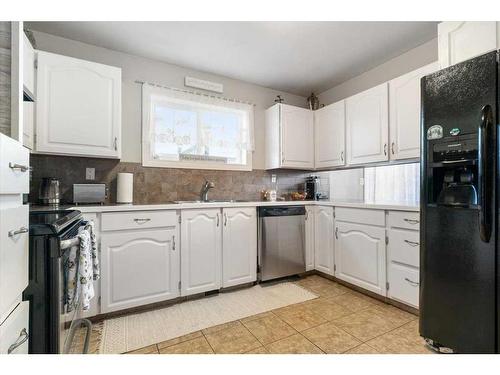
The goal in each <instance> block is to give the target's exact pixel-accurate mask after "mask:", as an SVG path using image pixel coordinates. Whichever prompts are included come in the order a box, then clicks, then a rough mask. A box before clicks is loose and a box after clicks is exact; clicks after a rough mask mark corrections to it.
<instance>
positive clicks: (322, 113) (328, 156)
mask: <svg viewBox="0 0 500 375" xmlns="http://www.w3.org/2000/svg"><path fill="white" fill-rule="evenodd" d="M314 138H315V142H314V145H315V158H314V159H315V161H314V163H315V167H316V168H331V167H338V166H342V165H344V164H345V103H344V101H343V100H342V101H340V102H337V103H334V104H330V105H327V106H326V107H323V108H321V109H318V110H317V111H314Z"/></svg>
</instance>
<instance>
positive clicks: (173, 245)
mask: <svg viewBox="0 0 500 375" xmlns="http://www.w3.org/2000/svg"><path fill="white" fill-rule="evenodd" d="M172 250H173V251H175V236H172Z"/></svg>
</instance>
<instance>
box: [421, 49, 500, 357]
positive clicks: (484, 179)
mask: <svg viewBox="0 0 500 375" xmlns="http://www.w3.org/2000/svg"><path fill="white" fill-rule="evenodd" d="M498 74H499V64H498V53H497V52H491V53H488V54H485V55H482V56H479V57H476V58H474V59H471V60H468V61H465V62H462V63H459V64H456V65H453V66H451V67H449V68H446V69H443V70H441V71H439V72H436V73H433V74H430V75H428V76H426V77H424V78H422V82H421V87H422V91H421V92H422V133H421V136H422V138H421V140H422V155H421V158H422V160H421V177H422V178H421V227H420V242H421V250H420V251H421V253H420V335H421V336H422V337H424V338H425V339H426V341H427V343H428V344H429V345H430V346H431V347H433V348H434V349H436V350H439V351H441V352H456V353H495V352H498V351H499V347H500V341H499V340H500V336H499V332H498V327H499V325H500V314H499V304H498V301H499V295H498V291H499V287H498V286H499V285H498V282H499V279H498V274H497V268H498V265H500V259H499V252H498V249H497V246H498V242H497V241H498V237H497V232H498V231H497V228H498V209H499V208H498V204H497V203H496V199H497V198H496V197H497V189H498V187H499V186H500V185H499V184H498V179H499V177H500V174H499V172H498V166H499V164H498V146H499V139H498V124H499V121H498V118H499V117H498V116H499V115H498V111H499V96H498V92H499V79H498Z"/></svg>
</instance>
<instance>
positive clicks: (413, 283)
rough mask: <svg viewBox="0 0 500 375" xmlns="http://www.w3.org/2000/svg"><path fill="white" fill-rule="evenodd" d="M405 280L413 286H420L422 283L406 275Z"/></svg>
mask: <svg viewBox="0 0 500 375" xmlns="http://www.w3.org/2000/svg"><path fill="white" fill-rule="evenodd" d="M405 281H406V282H408V284H410V285H413V286H419V285H420V283H417V282H416V281H413V280H410V279H409V278H407V277H405Z"/></svg>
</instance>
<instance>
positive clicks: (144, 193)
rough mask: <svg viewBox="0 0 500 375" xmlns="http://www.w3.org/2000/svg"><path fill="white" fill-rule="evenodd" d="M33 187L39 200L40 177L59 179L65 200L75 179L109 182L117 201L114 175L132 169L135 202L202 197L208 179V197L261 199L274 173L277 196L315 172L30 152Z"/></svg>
mask: <svg viewBox="0 0 500 375" xmlns="http://www.w3.org/2000/svg"><path fill="white" fill-rule="evenodd" d="M31 167H32V177H31V184H30V186H31V188H30V197H29V201H30V202H32V203H37V201H38V189H39V186H40V181H41V179H42V177H55V178H58V179H59V180H60V186H61V197H62V198H61V199H62V203H71V202H72V201H73V184H81V183H105V184H106V186H107V187H108V189H109V197H108V203H114V202H116V176H117V174H118V173H119V172H129V173H133V174H134V203H136V204H155V203H164V202H167V201H173V200H190V199H198V197H199V193H200V189H201V186H202V184H203V182H204V181H205V180H209V181H213V182H214V183H215V188H214V189H211V190H210V192H209V197H210V199H244V200H260V191H261V190H263V189H268V188H270V187H271V175H272V174H276V175H277V180H278V195H280V194H283V193H287V192H290V191H302V190H303V183H304V179H305V178H306V177H307V176H309V175H310V174H311V173H310V172H307V171H295V170H275V171H265V170H253V171H213V170H201V169H175V168H150V167H143V166H142V165H141V164H140V163H126V162H120V161H119V160H110V159H94V158H80V157H69V156H52V155H36V154H32V155H31ZM86 168H95V180H93V181H89V180H86V179H85V169H86Z"/></svg>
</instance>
